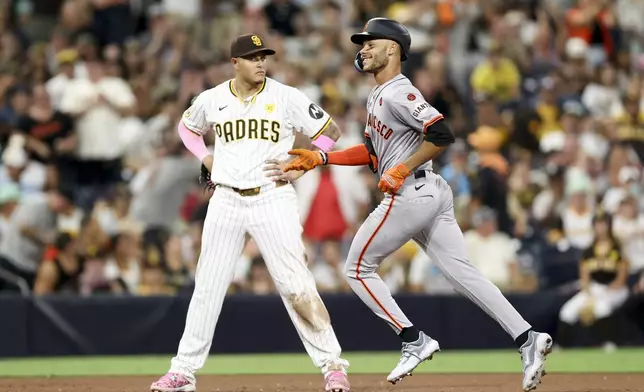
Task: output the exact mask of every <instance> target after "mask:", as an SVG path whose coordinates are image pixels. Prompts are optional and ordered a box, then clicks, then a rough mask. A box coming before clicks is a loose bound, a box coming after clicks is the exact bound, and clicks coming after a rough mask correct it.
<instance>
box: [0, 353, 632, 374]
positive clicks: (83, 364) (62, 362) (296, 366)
mask: <svg viewBox="0 0 644 392" xmlns="http://www.w3.org/2000/svg"><path fill="white" fill-rule="evenodd" d="M398 355H399V354H398V353H396V352H373V353H371V352H370V353H347V354H346V355H345V358H346V359H348V360H349V361H350V362H351V367H350V368H349V371H350V372H351V373H382V374H384V373H388V372H389V371H390V370H391V369H392V366H395V364H396V362H397V361H398V359H399V357H398ZM171 357H172V356H171V355H167V356H129V357H57V358H29V359H4V360H0V377H16V376H98V375H158V374H161V373H164V372H165V371H167V369H168V366H169V363H170V358H171ZM520 371H521V362H520V360H519V354H518V353H517V352H516V351H467V352H466V351H456V352H454V351H452V352H445V353H439V354H438V355H437V356H436V358H435V359H434V360H433V361H431V362H430V363H428V364H425V365H423V366H421V367H420V368H419V369H418V370H417V372H419V373H516V372H520ZM548 372H551V373H552V372H565V373H578V372H582V373H583V372H588V373H600V372H601V373H619V372H628V373H641V372H644V349H619V350H618V351H616V352H614V353H610V354H609V353H604V352H603V351H600V350H564V351H560V352H555V353H553V354H552V355H551V356H550V357H548ZM280 373H282V374H284V373H289V374H316V373H317V369H316V368H314V367H313V365H312V363H311V360H310V359H309V358H308V357H307V356H306V355H304V354H284V355H282V354H279V355H278V354H262V355H214V356H211V357H210V358H209V360H208V361H207V362H206V366H205V367H204V369H203V370H202V371H201V372H200V374H280Z"/></svg>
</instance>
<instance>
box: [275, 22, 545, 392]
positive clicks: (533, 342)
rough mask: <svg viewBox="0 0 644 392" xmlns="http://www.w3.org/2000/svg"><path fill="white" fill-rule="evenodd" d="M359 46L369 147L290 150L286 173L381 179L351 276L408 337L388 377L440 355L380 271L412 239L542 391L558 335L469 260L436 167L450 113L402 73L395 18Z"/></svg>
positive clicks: (402, 49) (448, 137) (403, 34)
mask: <svg viewBox="0 0 644 392" xmlns="http://www.w3.org/2000/svg"><path fill="white" fill-rule="evenodd" d="M351 41H352V42H353V43H355V44H357V45H361V46H362V49H361V50H360V51H359V52H358V54H357V55H356V59H355V65H356V68H357V69H358V70H359V71H360V72H366V73H371V74H373V76H374V78H375V80H376V82H377V86H376V87H374V89H373V90H372V91H371V93H370V94H369V98H368V101H367V112H368V117H367V124H366V128H365V134H364V136H365V142H364V144H359V145H356V146H353V147H349V148H347V149H345V150H342V151H331V152H324V151H310V150H305V149H296V150H292V151H291V152H290V154H291V155H294V156H295V158H294V159H293V160H292V161H291V162H289V163H288V164H287V165H286V166H285V167H284V171H285V172H287V171H290V170H311V169H313V168H314V167H316V166H319V165H348V166H355V165H369V166H370V168H371V169H372V171H374V173H378V175H379V176H380V181H379V183H378V187H379V188H380V190H382V191H383V192H385V198H384V199H383V201H382V202H381V203H380V205H379V206H378V207H377V208H376V209H375V210H374V211H373V212H372V213H371V214H370V215H369V217H368V218H367V219H366V221H365V222H364V223H363V225H362V226H361V227H360V229H359V230H358V232H357V234H356V236H355V238H354V239H353V242H352V244H351V249H350V250H349V255H348V260H347V262H346V265H345V273H346V278H347V279H348V282H349V284H350V285H351V288H352V289H353V291H355V293H356V294H357V295H358V296H359V297H360V298H361V299H362V300H363V301H364V302H365V303H366V304H367V305H368V306H369V307H370V308H371V310H372V311H373V312H374V313H375V314H376V315H377V316H378V317H380V318H382V319H383V320H385V322H387V323H388V324H389V325H390V326H391V327H392V328H393V329H394V331H396V333H397V334H398V335H399V336H400V337H401V339H402V341H403V344H402V358H401V359H400V362H398V365H397V366H396V367H395V368H394V370H393V371H392V372H391V374H389V376H388V377H387V380H388V381H389V382H391V383H393V384H395V383H396V382H398V381H400V380H401V379H403V378H404V377H405V376H407V375H410V374H411V372H412V371H413V370H414V369H415V368H416V367H417V366H418V365H419V364H420V363H421V362H423V361H425V360H427V359H431V358H432V356H433V354H434V353H435V352H436V351H439V350H440V348H439V344H438V342H437V341H436V340H434V339H432V338H431V337H429V336H428V335H426V334H425V333H423V332H422V331H420V330H418V329H417V328H416V327H415V326H414V325H413V324H412V322H411V321H409V319H408V318H407V316H405V314H404V313H403V311H402V310H401V309H400V308H399V307H398V305H397V304H396V301H395V300H394V299H393V298H392V295H391V293H390V292H389V289H388V288H387V286H386V285H385V283H384V282H383V281H382V279H380V277H379V276H378V274H377V273H376V268H377V267H378V266H379V265H380V263H381V262H382V261H383V259H385V258H386V257H387V256H388V255H390V254H391V253H392V252H394V251H395V250H397V249H399V248H400V247H401V246H402V245H404V244H405V243H406V242H408V241H409V240H411V239H413V240H414V241H415V242H416V243H417V244H418V245H419V246H420V247H421V248H422V249H423V250H424V251H425V252H426V253H427V255H428V256H429V257H430V258H431V259H432V261H433V262H434V263H435V264H436V265H437V266H438V267H439V268H440V269H441V271H442V272H443V274H444V275H445V277H446V278H447V279H448V280H449V282H450V283H451V284H452V285H453V286H454V288H455V289H456V290H457V291H458V292H459V293H461V294H462V295H464V296H465V297H467V298H469V299H470V300H471V301H473V302H474V303H475V304H477V305H478V306H479V307H480V308H481V309H482V310H483V311H484V312H486V313H487V314H488V315H489V316H490V317H492V318H493V319H494V320H496V321H497V322H498V323H499V324H500V325H501V327H503V329H504V330H505V331H506V332H507V333H508V334H509V335H510V336H511V337H512V339H514V341H515V342H516V344H517V346H518V348H519V352H520V353H521V358H522V361H523V390H524V391H531V390H533V389H535V388H536V387H537V385H538V384H539V383H540V382H541V378H542V376H543V375H544V374H545V360H546V355H548V354H549V352H550V351H551V348H552V344H553V341H552V338H551V337H550V335H548V334H546V333H538V332H535V331H533V330H532V328H531V326H530V325H529V324H528V323H527V322H526V321H525V320H524V319H523V317H521V315H520V314H519V313H518V312H517V311H516V310H515V309H514V307H512V305H511V304H510V303H509V302H508V301H507V299H506V298H505V297H504V296H503V294H501V291H500V290H499V289H498V288H497V287H496V286H494V285H493V284H492V283H491V282H490V281H489V280H487V279H486V278H485V277H484V276H483V275H482V274H481V273H480V272H479V271H478V270H477V269H476V268H475V267H474V266H473V265H472V264H471V263H470V262H469V261H468V259H467V255H466V253H465V252H466V251H465V243H464V240H463V233H462V232H461V230H460V227H459V226H458V224H457V222H456V219H455V217H454V201H453V195H452V191H451V188H450V187H449V185H448V184H447V183H446V181H445V180H444V179H443V178H442V177H440V176H439V175H438V174H436V173H434V172H433V171H432V159H434V158H435V157H436V156H437V155H438V154H440V153H441V152H442V151H444V150H445V149H446V148H447V147H448V146H449V145H450V144H451V143H453V142H454V135H453V134H452V131H451V130H450V128H449V126H448V125H447V123H446V122H445V120H444V119H443V116H442V115H441V114H440V113H439V112H438V111H436V109H434V108H433V107H432V106H431V105H430V104H429V103H427V101H425V99H424V98H423V96H422V95H421V93H420V92H419V91H418V89H416V88H415V87H414V86H413V85H412V84H411V82H410V81H409V79H407V78H406V77H405V76H403V75H402V74H401V61H404V60H405V59H406V58H407V54H408V53H409V49H410V46H411V38H410V36H409V32H408V31H407V29H406V28H405V27H404V26H403V25H401V24H400V23H398V22H396V21H393V20H390V19H386V18H374V19H371V20H370V21H369V22H367V24H366V25H365V28H364V31H363V32H361V33H358V34H354V35H353V36H352V37H351Z"/></svg>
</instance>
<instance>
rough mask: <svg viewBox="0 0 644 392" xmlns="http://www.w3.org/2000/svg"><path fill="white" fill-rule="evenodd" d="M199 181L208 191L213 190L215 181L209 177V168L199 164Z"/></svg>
mask: <svg viewBox="0 0 644 392" xmlns="http://www.w3.org/2000/svg"><path fill="white" fill-rule="evenodd" d="M199 183H200V184H201V185H202V186H203V187H204V189H206V190H208V191H212V190H215V187H216V185H215V183H214V182H212V180H211V179H210V170H208V168H207V167H206V165H204V164H203V163H202V164H201V173H200V174H199Z"/></svg>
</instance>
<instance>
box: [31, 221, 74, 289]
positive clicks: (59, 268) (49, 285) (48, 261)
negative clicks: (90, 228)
mask: <svg viewBox="0 0 644 392" xmlns="http://www.w3.org/2000/svg"><path fill="white" fill-rule="evenodd" d="M76 244H77V242H76V239H75V238H74V237H73V236H72V235H71V234H68V233H59V234H58V236H57V237H56V241H55V242H54V244H53V245H52V246H50V247H49V248H48V249H47V250H46V251H45V254H44V257H43V263H42V264H41V265H40V268H39V269H38V273H37V275H36V283H35V286H34V293H35V294H36V295H46V294H53V293H59V292H68V293H74V294H77V293H78V283H79V280H78V278H79V276H80V273H81V270H82V260H81V258H80V257H79V255H78V253H77V246H76Z"/></svg>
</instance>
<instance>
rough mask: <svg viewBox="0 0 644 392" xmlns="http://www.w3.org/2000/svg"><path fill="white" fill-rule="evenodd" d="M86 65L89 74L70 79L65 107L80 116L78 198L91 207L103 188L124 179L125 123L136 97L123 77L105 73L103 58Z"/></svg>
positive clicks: (75, 115) (64, 99)
mask: <svg viewBox="0 0 644 392" xmlns="http://www.w3.org/2000/svg"><path fill="white" fill-rule="evenodd" d="M86 66H87V72H88V77H87V78H76V79H74V80H72V81H71V82H70V83H69V85H68V88H67V89H66V90H65V94H64V96H63V101H62V103H61V110H62V111H63V112H66V113H69V114H70V115H72V116H74V117H76V132H77V134H78V150H77V155H78V159H79V165H78V169H79V170H78V178H77V181H78V184H79V194H78V195H77V198H78V200H77V202H78V204H79V205H80V206H81V207H84V208H89V207H90V206H91V205H92V203H93V202H94V201H95V199H96V197H97V196H98V194H99V193H100V192H102V191H104V190H105V189H106V188H108V187H110V186H111V185H113V184H114V183H116V182H118V181H119V180H120V176H121V158H122V155H123V150H124V148H123V146H121V144H120V140H121V136H120V131H121V125H122V122H123V119H124V118H125V117H127V116H130V115H131V114H132V113H133V112H134V109H135V104H136V99H135V97H134V94H133V93H132V90H131V89H130V86H129V85H128V84H127V83H126V82H125V81H124V80H123V79H120V78H117V77H109V76H105V69H104V64H103V62H102V61H101V60H87V62H86Z"/></svg>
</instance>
